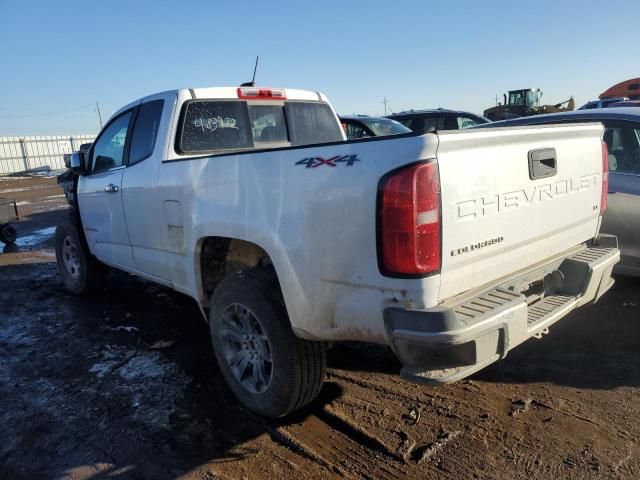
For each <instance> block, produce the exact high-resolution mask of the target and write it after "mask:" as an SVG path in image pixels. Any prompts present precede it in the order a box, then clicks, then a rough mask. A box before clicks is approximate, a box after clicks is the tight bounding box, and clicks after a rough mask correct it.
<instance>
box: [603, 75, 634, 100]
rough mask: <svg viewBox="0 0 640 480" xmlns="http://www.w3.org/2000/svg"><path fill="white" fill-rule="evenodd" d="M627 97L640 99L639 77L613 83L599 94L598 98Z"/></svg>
mask: <svg viewBox="0 0 640 480" xmlns="http://www.w3.org/2000/svg"><path fill="white" fill-rule="evenodd" d="M612 97H627V98H629V100H640V77H637V78H632V79H630V80H625V81H624V82H620V83H617V84H615V85H614V86H613V87H611V88H609V89H608V90H605V91H604V92H602V93H601V94H600V97H599V98H600V99H601V100H602V99H605V98H612Z"/></svg>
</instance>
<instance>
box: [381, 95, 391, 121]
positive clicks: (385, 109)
mask: <svg viewBox="0 0 640 480" xmlns="http://www.w3.org/2000/svg"><path fill="white" fill-rule="evenodd" d="M387 103H389V101H388V100H387V97H384V98H383V99H382V104H383V105H384V115H385V117H386V116H387Z"/></svg>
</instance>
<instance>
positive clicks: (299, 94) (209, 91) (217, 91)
mask: <svg viewBox="0 0 640 480" xmlns="http://www.w3.org/2000/svg"><path fill="white" fill-rule="evenodd" d="M239 88H247V89H251V88H256V89H267V90H271V89H274V90H275V89H277V90H283V91H284V93H285V98H286V100H303V101H307V102H309V101H310V102H328V99H327V97H326V96H325V95H324V94H322V93H320V92H314V91H311V90H299V89H295V88H279V87H278V88H275V87H262V86H256V87H199V88H179V89H174V90H165V91H163V92H155V93H153V94H151V95H146V96H144V97H142V98H138V99H137V100H134V101H133V102H130V103H128V104H127V105H125V106H124V107H122V108H120V109H119V110H118V111H116V112H115V113H114V114H113V115H112V116H115V115H117V114H119V113H120V112H123V111H125V110H127V109H129V108H131V107H133V106H135V105H137V104H138V103H141V102H144V101H145V100H147V99H151V98H152V97H155V96H157V95H160V94H166V93H175V94H176V95H178V97H180V95H181V94H182V95H184V96H187V97H191V98H192V99H207V98H212V99H213V98H220V99H223V98H226V99H229V98H232V99H237V98H239V96H238V90H239ZM274 100H278V99H275V98H274Z"/></svg>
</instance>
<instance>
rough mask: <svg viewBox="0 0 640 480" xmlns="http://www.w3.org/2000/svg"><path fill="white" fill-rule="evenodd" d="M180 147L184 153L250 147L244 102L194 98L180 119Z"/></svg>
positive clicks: (249, 126)
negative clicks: (197, 99) (196, 99)
mask: <svg viewBox="0 0 640 480" xmlns="http://www.w3.org/2000/svg"><path fill="white" fill-rule="evenodd" d="M179 138H180V140H179V144H178V147H179V150H180V151H181V152H183V153H202V152H211V151H216V150H218V151H229V150H231V151H233V150H246V149H249V148H253V136H252V134H251V122H250V120H249V112H248V110H247V102H241V101H230V100H229V101H201V102H200V101H195V102H190V103H188V104H187V107H186V110H185V112H184V115H183V118H182V132H181V135H180V137H179Z"/></svg>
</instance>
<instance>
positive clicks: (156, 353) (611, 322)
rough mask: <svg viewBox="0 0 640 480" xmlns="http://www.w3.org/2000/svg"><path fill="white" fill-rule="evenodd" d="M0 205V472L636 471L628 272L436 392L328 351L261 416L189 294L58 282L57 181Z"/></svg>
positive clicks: (375, 474) (196, 475) (638, 379)
mask: <svg viewBox="0 0 640 480" xmlns="http://www.w3.org/2000/svg"><path fill="white" fill-rule="evenodd" d="M0 196H9V197H13V198H15V199H16V201H18V202H19V203H18V208H19V210H20V214H21V216H22V217H23V219H22V220H21V221H20V222H19V223H17V224H16V228H17V230H18V233H19V235H20V238H19V240H18V245H17V246H16V247H12V248H5V251H4V253H2V254H0V478H1V479H6V480H9V479H34V478H65V479H66V478H68V479H88V478H92V479H100V478H144V479H164V478H181V479H217V478H221V479H236V478H238V479H244V478H246V479H272V478H291V479H296V480H300V479H315V478H331V477H338V478H339V477H347V478H370V479H382V478H451V479H468V478H481V479H484V478H500V479H502V478H505V479H520V478H522V479H527V480H532V479H551V478H568V479H573V478H576V479H577V478H581V479H582V478H640V447H639V445H638V441H639V437H640V421H639V415H640V281H639V280H638V279H628V278H618V279H617V283H616V285H615V287H614V289H613V290H612V291H611V292H609V293H608V294H607V295H606V296H605V297H604V298H603V299H602V300H601V301H600V302H599V303H598V304H596V305H594V306H589V307H586V308H583V309H581V310H580V311H577V312H574V313H573V314H571V315H570V316H569V317H568V318H566V319H564V320H563V321H561V322H560V323H559V324H557V325H556V326H555V327H553V328H552V329H551V332H550V334H548V335H546V336H545V337H544V338H543V339H542V340H531V341H529V342H527V343H526V344H524V345H522V346H521V347H519V348H517V349H516V350H514V351H513V352H511V353H510V354H509V355H508V356H507V358H506V359H505V360H504V361H502V362H499V363H496V364H494V365H492V366H490V367H489V368H487V369H486V370H484V371H482V372H480V373H478V374H476V375H474V376H473V377H472V378H471V379H469V380H466V381H462V382H459V383H457V384H454V385H450V386H447V387H443V388H428V387H422V386H417V385H412V384H409V383H406V382H404V381H403V380H401V379H400V377H399V376H398V375H397V373H398V371H399V369H400V365H399V364H398V361H397V360H396V359H395V357H394V356H393V354H392V353H391V351H390V350H388V349H387V348H382V347H379V346H369V345H361V344H352V343H349V344H338V345H336V346H335V347H334V348H333V349H332V350H331V351H330V352H329V367H330V368H329V371H328V378H327V382H326V385H325V387H324V389H323V390H322V393H321V395H320V398H318V399H317V401H315V403H313V404H312V405H311V406H310V407H308V408H307V409H305V410H304V411H302V412H300V413H299V414H297V415H295V416H293V417H291V418H287V419H285V420H282V421H268V420H264V419H261V418H259V417H256V416H254V415H252V414H251V413H249V412H247V411H246V410H244V409H242V408H241V407H240V406H238V404H237V403H236V402H235V401H234V398H233V397H232V395H231V393H230V391H229V390H228V388H227V387H226V385H225V383H224V381H223V379H222V376H221V374H220V372H219V370H218V367H217V365H216V362H215V358H214V355H213V352H212V350H211V345H210V340H209V334H208V331H207V327H206V325H205V323H204V322H203V320H202V318H201V316H200V314H199V312H198V309H197V308H196V306H195V304H194V303H193V301H191V300H190V299H188V298H186V297H184V296H182V295H179V294H177V293H174V292H172V291H170V290H168V289H166V288H162V287H158V286H155V285H153V284H150V283H147V282H144V281H142V280H139V279H137V278H135V277H133V276H129V275H126V274H119V273H115V274H112V275H111V277H110V282H109V286H108V288H107V290H106V291H105V293H104V294H102V295H100V296H96V297H91V298H79V297H75V296H72V295H70V294H67V293H66V292H65V291H64V290H63V288H62V286H61V283H60V280H59V278H58V275H57V273H56V266H55V256H54V253H53V245H52V236H53V227H54V226H55V224H56V223H57V222H58V221H59V220H60V219H61V218H63V216H64V215H66V210H67V208H66V206H65V201H64V197H63V195H62V191H61V190H60V189H59V188H58V187H57V186H56V185H55V181H54V179H51V178H35V179H34V178H31V179H0Z"/></svg>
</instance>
